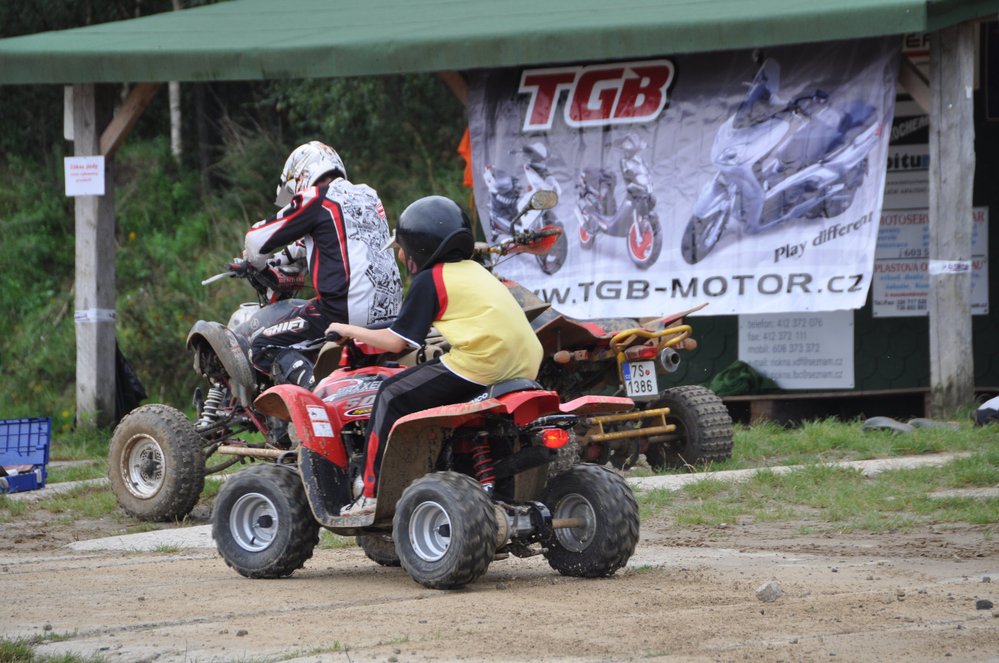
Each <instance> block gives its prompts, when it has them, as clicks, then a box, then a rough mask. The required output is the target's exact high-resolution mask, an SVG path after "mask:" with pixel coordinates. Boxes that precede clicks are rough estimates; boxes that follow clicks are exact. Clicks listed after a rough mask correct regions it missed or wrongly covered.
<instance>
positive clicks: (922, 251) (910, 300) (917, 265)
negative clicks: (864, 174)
mask: <svg viewBox="0 0 999 663" xmlns="http://www.w3.org/2000/svg"><path fill="white" fill-rule="evenodd" d="M929 126H930V121H929V117H928V116H927V115H926V114H925V113H924V112H923V111H922V110H921V109H920V108H919V107H918V106H917V105H916V104H915V103H914V102H912V101H908V100H903V101H899V103H898V105H897V106H896V111H895V118H894V122H893V125H892V130H891V137H890V144H889V146H888V169H887V174H886V177H885V196H884V209H883V211H882V214H881V220H880V223H879V225H878V240H877V249H876V251H875V254H874V280H873V287H872V291H871V298H872V302H873V306H872V312H873V315H874V317H876V318H887V317H907V316H926V315H928V308H927V301H928V299H929V293H930V269H931V265H932V261H930V259H929V255H930V249H929V246H930V243H929V220H930V216H929V204H930V176H929V164H930V146H929ZM972 220H973V223H972V232H971V264H970V269H971V313H972V315H988V313H989V260H988V247H989V236H988V229H989V209H988V207H976V208H974V209H973V210H972Z"/></svg>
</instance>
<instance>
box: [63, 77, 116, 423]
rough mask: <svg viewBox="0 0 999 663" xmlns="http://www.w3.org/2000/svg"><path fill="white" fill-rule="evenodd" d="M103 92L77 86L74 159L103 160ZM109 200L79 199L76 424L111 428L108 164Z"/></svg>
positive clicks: (107, 176)
mask: <svg viewBox="0 0 999 663" xmlns="http://www.w3.org/2000/svg"><path fill="white" fill-rule="evenodd" d="M97 107H98V104H97V92H96V90H95V86H94V85H91V84H83V85H74V86H73V153H74V154H75V155H76V156H94V155H97V154H100V149H99V148H100V139H99V135H100V133H99V131H100V129H99V124H100V122H99V120H98V112H97ZM104 165H105V171H104V181H105V195H103V196H77V197H76V198H75V209H76V284H75V309H76V314H75V320H76V422H77V425H80V426H84V427H94V426H102V427H105V426H110V425H111V424H112V423H113V422H114V415H115V411H114V408H115V282H114V280H115V268H114V254H115V250H114V177H113V169H112V167H111V159H110V158H105V161H104Z"/></svg>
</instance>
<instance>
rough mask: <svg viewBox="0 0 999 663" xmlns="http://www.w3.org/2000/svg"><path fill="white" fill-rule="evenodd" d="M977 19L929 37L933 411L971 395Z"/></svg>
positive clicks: (947, 409)
mask: <svg viewBox="0 0 999 663" xmlns="http://www.w3.org/2000/svg"><path fill="white" fill-rule="evenodd" d="M974 34H975V33H974V26H973V24H971V23H964V24H961V25H957V26H954V27H950V28H945V29H943V30H940V31H938V32H936V33H935V34H934V35H933V37H932V39H931V43H930V91H931V100H930V104H931V112H930V223H929V251H930V255H929V273H930V294H929V302H928V309H929V318H930V408H929V409H930V412H931V414H932V416H946V415H948V414H953V412H954V410H955V408H957V407H959V406H962V405H969V404H971V403H972V402H973V400H974V392H975V372H974V366H973V363H972V345H971V229H972V223H973V222H972V216H971V195H972V189H973V183H974V179H975V126H974V106H973V100H974V97H973V89H972V87H973V84H974V81H973V72H974V56H975V41H974Z"/></svg>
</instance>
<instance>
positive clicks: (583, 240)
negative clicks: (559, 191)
mask: <svg viewBox="0 0 999 663" xmlns="http://www.w3.org/2000/svg"><path fill="white" fill-rule="evenodd" d="M619 147H620V149H621V151H622V152H623V154H624V156H623V157H622V159H621V174H622V175H623V177H624V190H625V194H626V196H625V199H624V201H623V202H622V203H621V204H620V205H619V204H618V203H617V199H616V197H615V194H616V190H615V189H616V185H617V178H616V177H615V176H614V173H613V172H612V171H610V170H608V169H606V168H586V169H584V170H582V171H580V172H579V174H578V175H577V179H576V191H577V192H578V194H579V200H578V202H577V203H576V218H577V219H578V220H579V245H580V246H582V247H583V248H584V249H591V248H593V246H594V244H595V243H596V239H597V235H600V234H605V235H609V236H611V237H624V238H625V242H626V245H627V247H628V257H629V258H631V261H632V262H633V263H635V266H636V267H638V268H639V269H648V268H649V267H651V266H652V265H653V264H655V262H656V260H657V259H658V258H659V253H660V252H661V251H662V248H663V237H662V228H661V227H660V226H659V215H658V214H656V212H655V206H656V198H655V196H654V195H653V194H652V182H651V177H650V173H649V167H648V166H647V165H646V163H645V160H644V159H642V156H641V151H642V150H644V149H645V148H646V147H647V145H646V143H645V141H643V140H642V139H641V138H640V137H638V136H636V135H635V134H628V135H627V136H625V137H624V140H622V141H621V143H620V145H619Z"/></svg>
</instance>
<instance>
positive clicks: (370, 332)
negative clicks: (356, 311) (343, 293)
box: [326, 322, 409, 352]
mask: <svg viewBox="0 0 999 663" xmlns="http://www.w3.org/2000/svg"><path fill="white" fill-rule="evenodd" d="M326 331H327V332H335V333H337V334H339V335H340V336H342V337H343V338H352V339H354V340H357V341H361V342H362V343H367V344H368V345H371V346H374V347H376V348H379V349H381V350H386V351H387V352H402V351H403V350H404V349H405V348H406V346H408V345H409V343H407V342H406V341H404V340H403V339H402V338H401V337H400V336H397V335H396V334H394V333H392V332H391V331H390V330H388V329H368V328H367V327H359V326H357V325H348V324H344V323H342V322H331V323H330V326H329V327H327V328H326Z"/></svg>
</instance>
